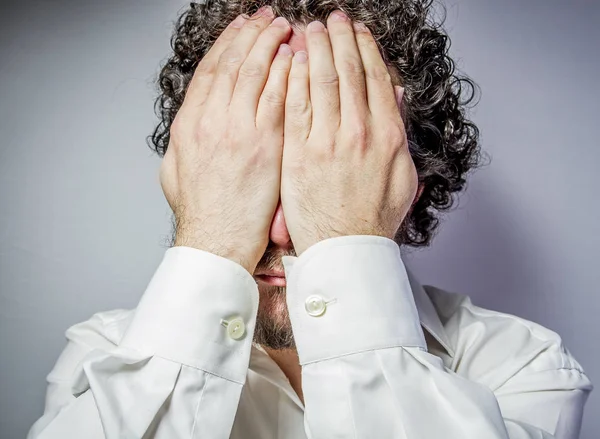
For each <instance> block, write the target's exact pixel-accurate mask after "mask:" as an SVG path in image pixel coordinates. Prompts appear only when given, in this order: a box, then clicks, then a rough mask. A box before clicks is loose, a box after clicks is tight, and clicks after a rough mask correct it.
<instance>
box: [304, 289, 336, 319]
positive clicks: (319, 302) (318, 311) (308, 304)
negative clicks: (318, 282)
mask: <svg viewBox="0 0 600 439" xmlns="http://www.w3.org/2000/svg"><path fill="white" fill-rule="evenodd" d="M335 301H336V299H332V300H329V301H327V302H326V301H325V299H323V298H322V297H321V296H319V295H316V294H313V295H312V296H308V297H307V298H306V301H305V302H304V308H305V309H306V312H307V313H308V314H309V315H311V316H313V317H319V316H322V315H323V314H324V313H325V310H326V309H327V304H329V303H332V302H335Z"/></svg>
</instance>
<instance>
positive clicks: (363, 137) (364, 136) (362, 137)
mask: <svg viewBox="0 0 600 439" xmlns="http://www.w3.org/2000/svg"><path fill="white" fill-rule="evenodd" d="M352 139H353V141H354V142H356V143H357V144H358V145H359V146H361V147H364V146H367V144H368V141H369V130H368V128H367V126H366V125H365V124H364V123H362V122H357V123H355V124H354V127H353V129H352Z"/></svg>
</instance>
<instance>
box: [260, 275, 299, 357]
mask: <svg viewBox="0 0 600 439" xmlns="http://www.w3.org/2000/svg"><path fill="white" fill-rule="evenodd" d="M258 291H259V296H260V299H259V302H258V314H257V317H256V327H255V329H254V338H253V341H254V343H258V344H259V345H261V346H263V347H266V348H270V349H274V350H282V349H296V342H295V340H294V333H293V332H292V323H291V321H290V314H289V311H288V307H287V303H286V287H280V286H276V285H259V286H258Z"/></svg>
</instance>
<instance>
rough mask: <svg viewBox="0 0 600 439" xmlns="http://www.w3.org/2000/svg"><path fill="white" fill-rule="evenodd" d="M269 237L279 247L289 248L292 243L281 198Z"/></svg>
mask: <svg viewBox="0 0 600 439" xmlns="http://www.w3.org/2000/svg"><path fill="white" fill-rule="evenodd" d="M269 238H270V239H271V241H272V242H273V243H274V244H276V245H277V246H278V247H281V248H284V249H289V248H290V247H291V245H292V240H291V238H290V234H289V233H288V229H287V227H286V225H285V218H284V217H283V208H282V207H281V199H280V200H279V204H278V205H277V209H276V210H275V216H274V217H273V222H272V223H271V230H270V232H269Z"/></svg>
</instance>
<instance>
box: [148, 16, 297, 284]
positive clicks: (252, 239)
mask: <svg viewBox="0 0 600 439" xmlns="http://www.w3.org/2000/svg"><path fill="white" fill-rule="evenodd" d="M273 18H274V17H273V13H272V11H271V9H270V8H267V9H266V10H263V12H262V13H261V11H260V10H259V12H258V13H257V14H255V15H254V16H253V17H251V18H250V19H244V17H242V16H240V17H238V19H236V20H234V22H232V23H235V22H236V21H237V22H238V23H240V22H241V23H243V26H242V27H241V28H238V27H235V25H232V24H231V23H230V25H229V26H228V27H227V29H225V31H224V32H223V33H222V34H221V35H220V37H219V38H218V39H217V41H216V42H215V44H214V45H213V46H212V47H211V49H210V51H209V52H208V53H207V54H206V56H205V57H204V58H203V59H202V61H201V62H200V63H199V65H198V67H197V68H196V70H195V72H194V76H193V78H192V80H191V82H190V85H189V87H188V90H187V92H186V96H185V99H184V102H183V104H182V106H181V108H180V109H179V111H178V113H177V115H176V117H175V120H174V121H173V124H172V126H171V130H170V135H171V136H170V142H169V146H168V148H167V152H166V153H165V156H164V158H163V161H162V164H161V168H160V181H161V186H162V189H163V192H164V193H165V196H166V198H167V201H168V202H169V205H170V206H171V208H172V209H173V212H174V214H175V218H176V224H177V230H176V239H175V246H178V245H183V246H188V247H194V248H198V249H200V250H205V251H209V252H211V253H214V254H217V255H219V256H222V257H225V258H228V259H231V260H233V261H235V262H237V263H239V264H240V265H242V266H243V267H244V268H246V270H248V272H249V273H250V274H253V272H254V270H255V268H256V265H257V264H258V262H259V261H260V259H261V257H262V255H263V253H264V251H265V249H266V247H267V244H268V241H269V229H270V227H271V222H272V220H273V216H274V214H275V210H276V208H277V204H278V201H279V193H280V180H281V159H282V154H283V124H284V108H285V96H286V93H287V82H288V74H289V71H290V68H291V60H292V51H291V48H290V47H289V46H288V45H287V44H284V42H285V41H288V39H289V35H290V31H291V27H290V26H289V24H288V23H287V21H285V20H284V19H277V20H273ZM282 20H283V23H282ZM277 24H282V26H277ZM280 46H281V50H279V51H278V49H279V48H280ZM276 54H277V55H276ZM274 57H275V58H274Z"/></svg>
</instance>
